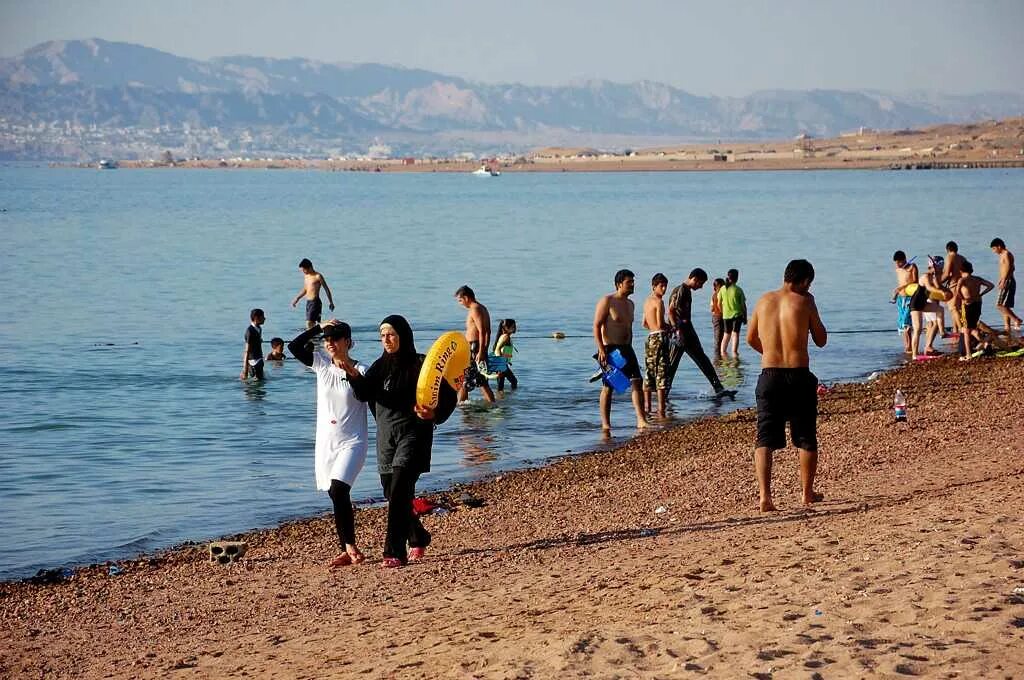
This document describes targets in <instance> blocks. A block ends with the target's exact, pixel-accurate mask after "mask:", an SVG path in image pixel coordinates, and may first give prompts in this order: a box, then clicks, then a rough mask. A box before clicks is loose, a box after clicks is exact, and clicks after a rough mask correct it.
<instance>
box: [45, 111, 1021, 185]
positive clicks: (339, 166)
mask: <svg viewBox="0 0 1024 680" xmlns="http://www.w3.org/2000/svg"><path fill="white" fill-rule="evenodd" d="M165 154H166V158H162V159H161V160H118V161H116V162H115V161H112V160H106V161H100V162H99V163H100V164H106V165H108V166H109V165H116V167H120V168H125V169H140V168H141V169H149V168H186V169H261V170H322V171H328V172H454V173H460V172H461V173H471V172H474V171H475V170H477V169H479V168H480V167H481V166H484V167H487V168H489V169H491V170H495V171H498V172H500V173H501V174H504V173H517V172H694V171H697V172H709V171H721V170H728V171H742V170H757V171H765V170H931V169H936V170H939V169H943V170H944V169H973V168H1024V118H1008V119H1006V120H1002V121H988V122H986V123H976V124H975V123H971V124H960V125H937V126H933V127H929V128H924V129H921V130H895V131H893V130H890V131H877V130H867V129H864V128H861V129H860V130H858V131H857V132H852V133H849V134H843V135H840V136H839V137H833V138H829V139H816V138H813V137H809V136H806V135H801V136H800V137H798V138H796V139H792V140H773V141H751V140H747V141H719V142H717V143H715V144H710V143H708V144H679V145H669V146H663V147H656V148H647V149H638V150H635V151H633V150H630V151H624V152H621V153H613V152H607V151H600V150H597V149H592V148H587V147H547V148H544V149H537V150H534V151H532V152H530V153H529V154H525V155H506V156H501V157H496V158H484V159H461V158H460V159H454V158H389V159H372V158H363V157H359V158H349V157H342V158H320V159H311V158H269V157H264V158H252V157H246V156H235V157H225V158H191V159H178V158H174V153H173V152H171V151H168V152H165ZM55 165H58V166H68V165H70V166H71V167H84V168H95V167H97V164H96V163H94V162H93V163H71V164H55ZM484 176H487V175H484Z"/></svg>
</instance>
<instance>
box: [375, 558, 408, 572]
mask: <svg viewBox="0 0 1024 680" xmlns="http://www.w3.org/2000/svg"><path fill="white" fill-rule="evenodd" d="M380 566H381V568H383V569H397V568H398V567H404V566H405V564H404V563H403V562H402V560H400V559H398V558H397V557H385V558H384V560H383V561H382V562H381V563H380Z"/></svg>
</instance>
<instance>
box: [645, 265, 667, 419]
mask: <svg viewBox="0 0 1024 680" xmlns="http://www.w3.org/2000/svg"><path fill="white" fill-rule="evenodd" d="M667 290H668V277H666V276H665V275H664V274H662V273H661V272H658V273H657V274H655V275H654V277H653V278H652V279H651V294H650V295H648V296H647V299H646V300H645V301H644V321H643V326H644V328H646V329H647V343H646V344H645V345H644V364H645V365H646V367H647V380H646V382H645V384H644V412H645V413H648V414H650V412H651V391H652V390H655V389H656V390H658V417H659V418H664V417H665V394H666V392H667V391H668V346H669V343H668V338H669V331H670V330H671V326H669V325H668V320H667V319H666V318H665V301H664V297H665V291H667Z"/></svg>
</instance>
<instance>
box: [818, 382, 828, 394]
mask: <svg viewBox="0 0 1024 680" xmlns="http://www.w3.org/2000/svg"><path fill="white" fill-rule="evenodd" d="M826 392H828V388H827V387H825V384H824V383H818V394H825V393H826Z"/></svg>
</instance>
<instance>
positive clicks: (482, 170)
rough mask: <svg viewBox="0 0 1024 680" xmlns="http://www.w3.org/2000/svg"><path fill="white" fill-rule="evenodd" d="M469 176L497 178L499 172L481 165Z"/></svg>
mask: <svg viewBox="0 0 1024 680" xmlns="http://www.w3.org/2000/svg"><path fill="white" fill-rule="evenodd" d="M470 174H473V175H477V176H479V177H499V176H501V173H500V172H498V171H497V170H494V169H493V168H489V167H487V166H486V165H481V166H480V167H479V168H477V169H476V170H474V171H473V172H472V173H470Z"/></svg>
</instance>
